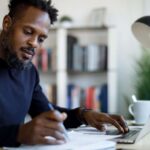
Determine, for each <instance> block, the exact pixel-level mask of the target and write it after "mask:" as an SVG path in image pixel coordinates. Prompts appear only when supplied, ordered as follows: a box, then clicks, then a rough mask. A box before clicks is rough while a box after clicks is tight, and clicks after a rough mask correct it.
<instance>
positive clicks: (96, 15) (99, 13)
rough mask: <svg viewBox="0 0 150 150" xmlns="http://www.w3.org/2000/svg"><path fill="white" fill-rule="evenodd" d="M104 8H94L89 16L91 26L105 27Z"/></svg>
mask: <svg viewBox="0 0 150 150" xmlns="http://www.w3.org/2000/svg"><path fill="white" fill-rule="evenodd" d="M105 18H106V8H105V7H101V8H95V9H93V10H92V12H91V14H90V24H91V26H105Z"/></svg>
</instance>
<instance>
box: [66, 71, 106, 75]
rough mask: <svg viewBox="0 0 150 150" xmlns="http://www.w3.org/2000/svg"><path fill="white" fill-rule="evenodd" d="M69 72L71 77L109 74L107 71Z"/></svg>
mask: <svg viewBox="0 0 150 150" xmlns="http://www.w3.org/2000/svg"><path fill="white" fill-rule="evenodd" d="M67 72H68V74H71V75H75V74H105V73H107V70H99V71H72V70H69V71H67Z"/></svg>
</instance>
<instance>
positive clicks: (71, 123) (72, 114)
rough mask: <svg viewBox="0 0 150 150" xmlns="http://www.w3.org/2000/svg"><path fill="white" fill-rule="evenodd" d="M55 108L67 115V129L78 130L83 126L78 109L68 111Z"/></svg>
mask: <svg viewBox="0 0 150 150" xmlns="http://www.w3.org/2000/svg"><path fill="white" fill-rule="evenodd" d="M54 108H55V109H56V110H58V111H60V112H65V113H67V119H66V120H65V121H64V125H65V127H66V128H76V127H79V126H80V125H81V124H82V122H81V120H80V119H79V117H78V116H77V108H75V109H66V108H62V107H58V106H54Z"/></svg>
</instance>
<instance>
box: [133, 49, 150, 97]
mask: <svg viewBox="0 0 150 150" xmlns="http://www.w3.org/2000/svg"><path fill="white" fill-rule="evenodd" d="M136 73H137V78H136V79H135V93H136V96H137V98H138V99H140V100H150V51H148V50H143V54H142V56H141V58H140V59H139V60H138V61H137V66H136Z"/></svg>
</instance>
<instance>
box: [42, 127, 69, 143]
mask: <svg viewBox="0 0 150 150" xmlns="http://www.w3.org/2000/svg"><path fill="white" fill-rule="evenodd" d="M41 136H43V137H45V136H51V137H53V138H55V139H57V140H62V141H64V142H66V141H67V137H66V136H65V134H64V133H62V132H59V131H57V130H53V129H47V128H45V129H43V130H42V132H41Z"/></svg>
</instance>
